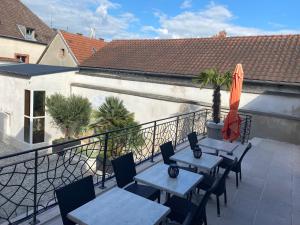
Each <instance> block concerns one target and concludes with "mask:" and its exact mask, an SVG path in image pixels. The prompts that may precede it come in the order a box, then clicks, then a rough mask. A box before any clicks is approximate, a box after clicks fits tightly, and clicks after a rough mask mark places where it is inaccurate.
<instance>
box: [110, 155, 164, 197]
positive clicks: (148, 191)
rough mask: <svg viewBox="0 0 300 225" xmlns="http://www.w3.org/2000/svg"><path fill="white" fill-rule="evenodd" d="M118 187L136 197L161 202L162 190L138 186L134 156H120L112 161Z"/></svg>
mask: <svg viewBox="0 0 300 225" xmlns="http://www.w3.org/2000/svg"><path fill="white" fill-rule="evenodd" d="M111 163H112V166H113V169H114V172H115V176H116V180H117V185H118V187H120V188H124V187H125V186H126V187H125V188H124V189H125V190H127V191H129V192H132V193H134V194H136V195H139V196H142V197H144V198H147V199H150V200H153V201H154V200H156V199H157V200H158V202H160V190H158V189H155V188H152V187H150V186H147V185H141V184H137V183H136V182H134V183H132V182H133V181H134V179H133V178H134V176H135V175H136V170H135V163H134V160H133V154H132V153H128V154H126V155H123V156H120V157H118V158H117V159H114V160H112V161H111Z"/></svg>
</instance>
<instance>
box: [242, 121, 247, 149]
mask: <svg viewBox="0 0 300 225" xmlns="http://www.w3.org/2000/svg"><path fill="white" fill-rule="evenodd" d="M245 120H246V121H245V127H244V130H243V138H242V144H244V143H245V138H246V131H247V126H248V116H247V115H246V118H245Z"/></svg>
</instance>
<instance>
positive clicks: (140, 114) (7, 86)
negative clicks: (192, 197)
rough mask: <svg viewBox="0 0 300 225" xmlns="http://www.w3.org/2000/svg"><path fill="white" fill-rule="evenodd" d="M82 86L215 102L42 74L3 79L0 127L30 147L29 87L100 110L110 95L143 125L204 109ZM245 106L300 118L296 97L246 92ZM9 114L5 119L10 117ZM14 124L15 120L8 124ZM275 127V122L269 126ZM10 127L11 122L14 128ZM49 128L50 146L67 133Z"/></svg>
mask: <svg viewBox="0 0 300 225" xmlns="http://www.w3.org/2000/svg"><path fill="white" fill-rule="evenodd" d="M76 83H78V84H81V85H82V84H87V85H93V86H94V87H105V88H112V89H115V90H116V89H120V90H123V91H124V90H125V91H131V92H132V91H135V92H139V93H144V94H145V93H147V94H152V95H153V94H155V95H160V96H165V97H173V98H174V97H176V98H178V99H184V100H193V101H198V102H202V103H203V102H204V103H207V104H211V100H212V90H210V89H202V90H200V89H198V88H193V87H184V86H174V85H165V84H157V83H146V82H137V81H128V80H119V79H111V78H103V77H95V76H86V75H81V74H76V73H75V72H68V73H58V74H51V75H43V76H36V77H32V78H31V79H20V78H17V77H10V76H5V75H0V89H1V90H5V91H3V93H2V94H1V95H0V102H1V105H0V112H2V113H4V114H5V117H7V118H6V119H5V121H4V119H3V122H2V123H1V122H0V126H2V128H1V127H0V131H1V130H4V127H5V130H6V132H8V135H10V136H11V137H13V138H16V140H18V141H19V142H21V144H24V142H23V136H24V134H23V124H24V90H25V89H29V90H44V91H46V95H47V96H49V95H52V94H54V93H56V92H59V93H62V94H64V95H67V96H68V95H69V94H77V95H82V96H84V97H87V98H88V99H89V100H90V102H91V103H92V105H93V107H94V108H97V107H99V106H100V105H101V104H102V103H103V102H104V100H105V97H107V96H118V97H119V98H121V99H122V100H123V101H124V103H125V105H126V107H127V108H128V109H129V110H130V111H131V112H134V113H135V118H136V120H138V121H139V122H140V123H144V122H149V121H153V120H157V119H161V118H164V117H169V116H172V115H176V114H180V113H184V112H187V111H194V110H197V109H198V108H199V106H198V105H191V104H187V103H180V102H171V101H167V100H159V99H153V98H151V97H150V98H149V97H148V98H147V97H146V96H135V95H131V94H128V93H127V94H126V93H123V94H120V93H115V92H109V91H108V90H105V91H104V90H96V89H89V88H83V87H78V86H76V85H75V84H76ZM71 84H73V85H71ZM228 99H229V93H227V92H222V106H225V107H228V101H229V100H228ZM240 106H241V108H243V109H247V110H252V111H259V112H262V113H275V114H278V115H282V116H294V117H300V112H299V109H300V99H299V98H296V97H287V96H275V95H259V94H251V93H243V94H242V97H241V104H240ZM4 114H3V115H4ZM3 115H2V116H1V117H0V118H2V117H4V116H3ZM266 119H268V116H265V117H264V120H266ZM270 119H271V118H270ZM272 120H274V121H276V118H272ZM8 121H10V122H9V123H8ZM261 121H262V120H261V117H258V118H257V120H256V121H254V123H253V124H255V126H256V127H255V128H253V130H262V129H260V128H259V125H260V124H262V122H261ZM270 121H271V120H270ZM270 123H271V122H268V123H265V124H270ZM283 123H284V121H283V120H282V121H281V124H283ZM289 123H292V121H289ZM7 124H9V126H8V125H7ZM286 124H288V123H286ZM45 126H46V128H45V133H46V135H45V138H46V143H47V142H48V143H50V141H51V140H52V139H55V138H59V137H61V136H62V134H61V132H60V131H59V130H58V129H57V128H56V127H55V126H54V125H53V124H52V123H51V118H50V117H49V116H48V115H46V120H45ZM268 126H269V125H268ZM282 127H284V126H282ZM286 127H289V126H288V125H287V126H285V128H284V129H286ZM295 127H298V126H295ZM270 129H271V130H270ZM270 129H269V131H270V132H275V133H274V135H273V136H274V137H278V136H280V135H279V134H281V136H284V130H282V131H281V130H280V131H279V130H276V129H274V127H272V128H270ZM269 131H268V128H267V127H264V133H268V132H269ZM293 132H294V133H295V132H296V131H291V132H289V133H293ZM2 136H3V135H2ZM254 136H255V135H254ZM271 136H272V135H271ZM0 137H1V135H0ZM286 140H290V139H286ZM35 147H36V146H35Z"/></svg>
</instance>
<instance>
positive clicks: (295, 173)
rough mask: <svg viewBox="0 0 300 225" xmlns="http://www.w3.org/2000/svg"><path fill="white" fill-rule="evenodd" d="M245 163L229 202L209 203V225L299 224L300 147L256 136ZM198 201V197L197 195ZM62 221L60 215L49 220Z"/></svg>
mask: <svg viewBox="0 0 300 225" xmlns="http://www.w3.org/2000/svg"><path fill="white" fill-rule="evenodd" d="M252 144H253V148H252V149H251V150H250V152H249V153H248V154H247V155H246V157H245V159H244V162H243V180H242V182H241V183H240V186H239V188H238V189H237V188H236V187H235V176H234V174H233V173H232V174H230V176H229V178H228V180H227V189H228V205H227V206H226V207H225V206H224V203H223V198H221V216H220V217H217V209H216V200H215V196H212V198H211V199H210V201H209V203H208V206H207V214H208V215H207V216H208V224H209V225H300V146H296V145H291V144H287V143H281V142H277V141H273V140H265V139H258V138H254V139H253V140H252ZM195 200H197V197H195ZM46 224H47V225H54V224H55V225H56V224H59V225H60V224H61V220H60V218H59V217H57V218H55V219H53V220H51V221H49V222H48V223H46Z"/></svg>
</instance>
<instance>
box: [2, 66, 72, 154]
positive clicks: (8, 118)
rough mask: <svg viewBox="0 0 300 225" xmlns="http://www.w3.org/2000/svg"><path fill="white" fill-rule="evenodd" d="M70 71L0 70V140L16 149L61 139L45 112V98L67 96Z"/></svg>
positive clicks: (52, 68) (40, 68)
mask: <svg viewBox="0 0 300 225" xmlns="http://www.w3.org/2000/svg"><path fill="white" fill-rule="evenodd" d="M74 71H75V69H74V68H66V67H55V66H44V65H33V64H18V65H11V66H2V67H0V89H1V90H5V91H3V92H2V94H1V96H0V102H1V105H0V140H1V141H3V142H5V143H7V144H9V145H13V146H15V147H16V148H19V149H23V150H24V149H29V148H31V147H32V146H36V147H38V146H40V145H45V144H49V143H51V140H52V139H55V138H57V137H61V136H62V134H61V131H60V130H59V129H58V128H57V127H55V126H54V125H53V123H52V119H51V117H50V116H48V115H47V113H46V110H45V98H46V97H47V96H50V95H52V94H54V93H61V94H63V95H66V96H68V95H70V81H71V77H72V76H74V74H75V73H74Z"/></svg>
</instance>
